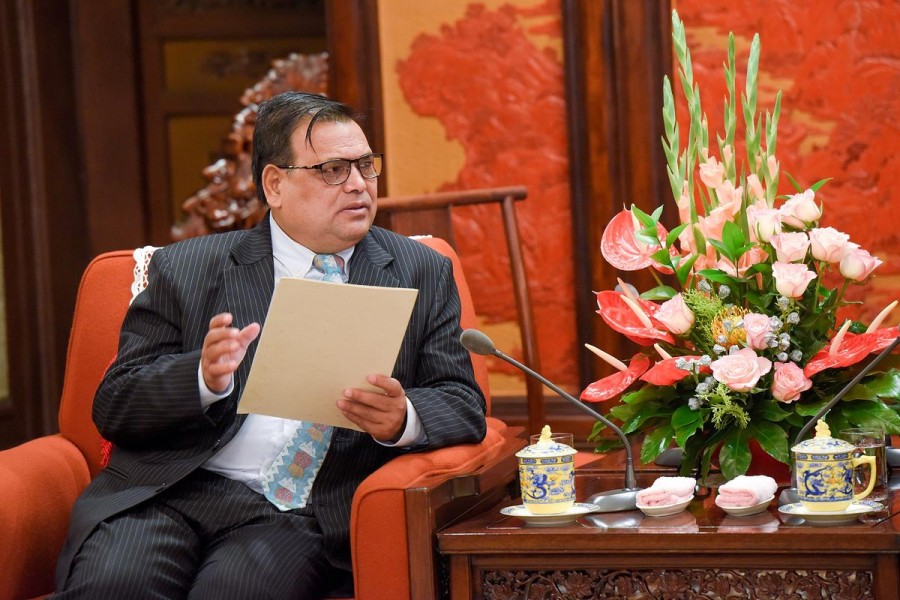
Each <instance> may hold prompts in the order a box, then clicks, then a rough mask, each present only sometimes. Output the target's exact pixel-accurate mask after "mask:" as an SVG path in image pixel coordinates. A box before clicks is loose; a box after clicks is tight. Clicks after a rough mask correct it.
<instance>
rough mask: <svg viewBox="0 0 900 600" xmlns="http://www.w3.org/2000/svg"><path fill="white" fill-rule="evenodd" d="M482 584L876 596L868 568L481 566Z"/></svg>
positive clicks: (545, 589)
mask: <svg viewBox="0 0 900 600" xmlns="http://www.w3.org/2000/svg"><path fill="white" fill-rule="evenodd" d="M481 584H482V589H483V593H484V596H483V597H484V598H488V599H491V600H551V599H562V598H566V599H572V600H575V599H578V600H581V599H585V600H587V599H589V598H590V599H593V598H619V599H622V600H626V599H627V600H645V599H649V598H653V599H655V600H694V599H696V600H700V599H703V600H711V599H717V598H721V599H734V600H737V599H738V598H741V599H749V600H766V599H770V598H780V599H782V600H800V599H805V598H841V599H843V600H851V599H859V600H863V599H870V600H871V599H874V598H875V591H874V578H873V576H872V573H871V572H869V571H838V570H824V569H823V570H778V569H761V570H747V571H744V570H737V569H647V570H628V571H626V570H619V569H608V570H607V569H603V570H600V569H573V570H565V571H523V570H515V571H484V572H483V573H482V579H481Z"/></svg>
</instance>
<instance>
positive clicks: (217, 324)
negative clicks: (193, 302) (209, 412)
mask: <svg viewBox="0 0 900 600" xmlns="http://www.w3.org/2000/svg"><path fill="white" fill-rule="evenodd" d="M231 319H232V317H231V313H227V312H226V313H219V314H217V315H216V316H214V317H213V318H212V319H210V321H209V332H208V333H207V334H206V337H205V338H204V339H203V350H201V351H200V371H201V372H202V373H203V381H204V382H205V383H206V387H208V388H209V391H211V392H213V393H215V394H219V393H221V392H223V391H225V390H226V389H228V386H229V385H230V384H231V376H232V374H233V373H234V372H235V371H237V368H238V365H239V364H241V361H242V360H244V355H245V354H247V347H248V346H249V345H250V343H251V342H252V341H253V340H255V339H256V336H258V335H259V331H260V326H259V323H250V324H249V325H247V326H246V327H244V328H243V329H237V328H235V327H232V326H231Z"/></svg>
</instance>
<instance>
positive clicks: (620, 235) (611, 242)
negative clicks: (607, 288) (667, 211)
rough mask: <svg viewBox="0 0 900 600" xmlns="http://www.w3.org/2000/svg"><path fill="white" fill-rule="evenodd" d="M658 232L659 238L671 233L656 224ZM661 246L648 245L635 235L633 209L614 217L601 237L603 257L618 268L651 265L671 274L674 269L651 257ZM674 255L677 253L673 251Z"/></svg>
mask: <svg viewBox="0 0 900 600" xmlns="http://www.w3.org/2000/svg"><path fill="white" fill-rule="evenodd" d="M656 232H657V234H658V237H659V239H663V240H664V239H665V238H666V236H667V235H668V234H669V232H668V231H666V228H665V227H663V226H662V225H660V224H659V223H657V224H656ZM659 248H660V246H658V245H657V246H648V245H646V244H644V243H643V242H640V241H638V239H637V238H636V237H635V235H634V222H633V221H632V219H631V211H630V210H623V211H622V212H620V213H619V214H617V215H616V216H615V217H613V218H612V219H611V220H610V222H609V224H608V225H607V226H606V229H604V230H603V237H602V238H600V253H601V254H603V258H605V259H606V261H607V262H608V263H609V264H611V265H612V266H614V267H615V268H617V269H621V270H622V271H640V270H641V269H644V268H646V267H649V266H650V265H653V267H654V268H655V269H656V270H658V271H661V272H663V273H667V274H671V273H673V271H672V269H670V268H668V267H664V266H662V265H660V264H659V263H657V262H656V261H654V260H653V259H652V258H650V255H652V254H653V253H654V252H656V251H658V250H659ZM673 256H677V253H675V252H674V251H673Z"/></svg>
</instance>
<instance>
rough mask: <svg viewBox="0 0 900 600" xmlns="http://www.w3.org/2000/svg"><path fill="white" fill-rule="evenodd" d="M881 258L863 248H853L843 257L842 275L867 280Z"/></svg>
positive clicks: (855, 279)
mask: <svg viewBox="0 0 900 600" xmlns="http://www.w3.org/2000/svg"><path fill="white" fill-rule="evenodd" d="M880 264H881V260H880V259H878V258H876V257H874V256H872V255H871V254H869V251H868V250H863V249H862V248H851V249H849V250H847V251H846V252H845V253H844V257H843V258H842V259H841V265H840V267H839V268H840V271H841V275H843V276H844V277H846V278H847V279H851V280H853V281H865V280H866V279H868V277H869V275H871V274H872V271H874V270H875V269H876V268H878V265H880Z"/></svg>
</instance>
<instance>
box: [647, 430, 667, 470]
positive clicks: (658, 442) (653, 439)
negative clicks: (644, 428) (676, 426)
mask: <svg viewBox="0 0 900 600" xmlns="http://www.w3.org/2000/svg"><path fill="white" fill-rule="evenodd" d="M671 441H672V426H671V425H666V424H660V425H659V427H655V428H654V429H653V430H652V431H650V432H649V433H648V434H647V435H646V436H645V437H644V443H643V444H642V445H641V462H642V463H643V464H647V463H649V462H652V461H653V460H654V459H655V458H656V457H657V456H659V455H660V454H662V452H663V451H664V450H666V449H667V448H668V447H669V443H670V442H671Z"/></svg>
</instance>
